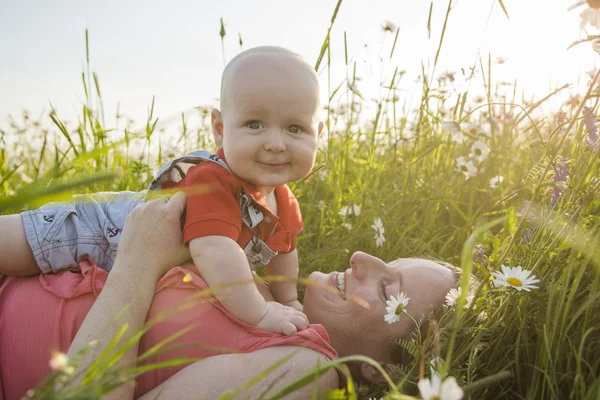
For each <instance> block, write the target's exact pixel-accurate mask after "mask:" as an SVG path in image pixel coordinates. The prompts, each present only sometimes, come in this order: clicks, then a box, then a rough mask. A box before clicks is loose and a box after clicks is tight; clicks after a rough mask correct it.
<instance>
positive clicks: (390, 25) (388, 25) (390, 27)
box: [381, 20, 396, 32]
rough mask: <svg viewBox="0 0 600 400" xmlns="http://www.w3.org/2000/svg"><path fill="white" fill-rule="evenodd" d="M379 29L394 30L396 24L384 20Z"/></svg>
mask: <svg viewBox="0 0 600 400" xmlns="http://www.w3.org/2000/svg"><path fill="white" fill-rule="evenodd" d="M381 29H382V30H383V31H384V32H396V24H394V23H393V22H392V21H388V20H385V21H383V24H382V26H381Z"/></svg>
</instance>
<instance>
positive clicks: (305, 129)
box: [213, 54, 322, 189]
mask: <svg viewBox="0 0 600 400" xmlns="http://www.w3.org/2000/svg"><path fill="white" fill-rule="evenodd" d="M229 72H230V73H229V75H228V78H230V79H227V80H226V81H225V82H223V84H224V89H223V91H222V97H224V98H222V99H221V104H222V110H221V115H220V116H219V115H218V113H216V114H217V115H216V116H215V115H213V132H214V134H215V140H216V142H217V145H218V146H219V147H220V146H222V147H223V151H224V153H225V157H226V158H227V163H228V164H229V166H230V168H231V169H232V170H233V172H234V173H235V174H236V175H238V176H239V177H241V178H242V179H244V180H247V181H249V182H251V183H253V184H255V185H257V186H258V187H259V189H265V188H273V187H276V186H280V185H283V184H286V183H288V182H293V181H297V180H299V179H302V178H304V177H305V176H306V175H307V174H308V173H309V172H310V170H311V169H312V167H313V165H314V162H315V156H316V151H317V137H318V134H319V133H320V131H321V129H322V123H320V122H319V120H318V112H319V88H318V83H317V80H316V75H315V74H314V71H312V70H310V69H309V67H307V65H304V64H302V63H301V62H299V61H298V60H297V59H296V58H295V57H293V56H290V55H282V54H257V55H253V56H251V57H248V58H245V59H242V60H240V61H237V63H236V65H235V66H234V67H233V68H232V70H231V71H229ZM223 93H224V94H223ZM219 120H221V121H219ZM219 142H220V143H219Z"/></svg>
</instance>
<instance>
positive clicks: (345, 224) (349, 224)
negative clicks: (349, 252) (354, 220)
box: [342, 222, 352, 231]
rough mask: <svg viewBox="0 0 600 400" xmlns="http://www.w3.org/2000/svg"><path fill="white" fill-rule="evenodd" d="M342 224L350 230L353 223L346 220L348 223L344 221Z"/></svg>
mask: <svg viewBox="0 0 600 400" xmlns="http://www.w3.org/2000/svg"><path fill="white" fill-rule="evenodd" d="M342 226H343V227H344V228H346V229H348V230H349V231H351V230H352V224H351V223H348V222H346V223H343V224H342Z"/></svg>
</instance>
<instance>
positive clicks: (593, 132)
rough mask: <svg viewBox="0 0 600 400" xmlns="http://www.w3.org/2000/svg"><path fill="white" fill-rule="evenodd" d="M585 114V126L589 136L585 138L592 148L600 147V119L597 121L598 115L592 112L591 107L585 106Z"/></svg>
mask: <svg viewBox="0 0 600 400" xmlns="http://www.w3.org/2000/svg"><path fill="white" fill-rule="evenodd" d="M583 115H584V116H585V127H586V128H587V131H588V137H587V138H586V139H585V142H586V143H587V145H588V146H590V147H591V148H592V149H594V150H596V149H598V121H596V116H595V115H594V113H593V112H592V110H591V108H589V107H584V108H583Z"/></svg>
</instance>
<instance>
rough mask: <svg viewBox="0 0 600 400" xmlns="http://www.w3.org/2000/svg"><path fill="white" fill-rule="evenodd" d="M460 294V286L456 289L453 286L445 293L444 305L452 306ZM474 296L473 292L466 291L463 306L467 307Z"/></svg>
mask: <svg viewBox="0 0 600 400" xmlns="http://www.w3.org/2000/svg"><path fill="white" fill-rule="evenodd" d="M461 294H462V288H458V290H457V289H454V288H452V289H450V291H449V292H448V294H447V295H446V305H447V306H448V307H454V305H455V304H456V302H457V301H458V298H459V297H460V296H461ZM474 297H475V295H474V294H473V293H467V297H466V298H465V308H467V307H469V305H470V304H471V303H472V302H473V298H474Z"/></svg>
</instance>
